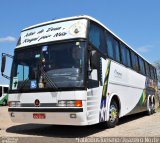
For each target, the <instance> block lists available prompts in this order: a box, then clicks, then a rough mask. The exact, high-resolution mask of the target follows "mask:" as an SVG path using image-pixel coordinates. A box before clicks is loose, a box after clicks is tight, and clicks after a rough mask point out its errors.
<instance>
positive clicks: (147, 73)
mask: <svg viewBox="0 0 160 143" xmlns="http://www.w3.org/2000/svg"><path fill="white" fill-rule="evenodd" d="M145 68H146V75H147V76H150V72H149V65H148V63H147V62H145Z"/></svg>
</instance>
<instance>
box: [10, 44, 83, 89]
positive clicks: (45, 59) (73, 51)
mask: <svg viewBox="0 0 160 143" xmlns="http://www.w3.org/2000/svg"><path fill="white" fill-rule="evenodd" d="M85 45H86V43H85V42H79V41H78V42H77V41H74V42H67V43H59V44H48V45H43V46H34V47H30V48H25V49H24V48H23V49H19V50H16V51H15V56H14V61H13V65H12V73H11V90H22V91H23V90H38V89H48V88H49V89H53V90H54V89H55V88H73V87H82V86H83V85H84V49H85V47H86V46H85Z"/></svg>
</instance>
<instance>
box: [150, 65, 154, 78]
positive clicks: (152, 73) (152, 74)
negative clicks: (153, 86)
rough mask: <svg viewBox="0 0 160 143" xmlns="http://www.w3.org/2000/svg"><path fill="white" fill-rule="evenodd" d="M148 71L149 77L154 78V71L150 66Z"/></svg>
mask: <svg viewBox="0 0 160 143" xmlns="http://www.w3.org/2000/svg"><path fill="white" fill-rule="evenodd" d="M150 72H151V78H152V79H154V71H153V67H152V66H150Z"/></svg>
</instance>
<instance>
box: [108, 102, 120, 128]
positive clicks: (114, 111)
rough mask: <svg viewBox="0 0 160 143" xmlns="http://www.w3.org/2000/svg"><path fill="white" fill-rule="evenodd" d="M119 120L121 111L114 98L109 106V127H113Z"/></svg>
mask: <svg viewBox="0 0 160 143" xmlns="http://www.w3.org/2000/svg"><path fill="white" fill-rule="evenodd" d="M118 120H119V111H118V105H117V103H116V102H115V101H114V100H113V101H111V105H110V108H109V120H108V121H107V127H108V128H113V127H115V126H116V125H117V123H118Z"/></svg>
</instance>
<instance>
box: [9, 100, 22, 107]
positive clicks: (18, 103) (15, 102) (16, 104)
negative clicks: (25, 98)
mask: <svg viewBox="0 0 160 143" xmlns="http://www.w3.org/2000/svg"><path fill="white" fill-rule="evenodd" d="M8 105H9V107H21V103H20V102H19V101H11V102H9V103H8Z"/></svg>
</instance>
